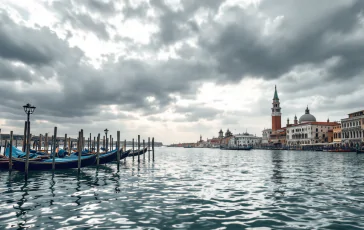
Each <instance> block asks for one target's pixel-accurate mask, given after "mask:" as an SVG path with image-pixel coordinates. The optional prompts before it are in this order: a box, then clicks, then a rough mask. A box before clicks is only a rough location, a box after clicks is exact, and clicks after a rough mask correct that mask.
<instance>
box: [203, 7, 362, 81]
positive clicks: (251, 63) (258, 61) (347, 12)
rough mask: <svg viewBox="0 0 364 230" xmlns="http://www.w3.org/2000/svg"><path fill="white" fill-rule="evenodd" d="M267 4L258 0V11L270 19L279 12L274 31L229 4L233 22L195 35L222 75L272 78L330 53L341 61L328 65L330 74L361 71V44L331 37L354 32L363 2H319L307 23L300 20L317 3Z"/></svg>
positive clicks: (236, 78) (319, 60)
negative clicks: (267, 29)
mask: <svg viewBox="0 0 364 230" xmlns="http://www.w3.org/2000/svg"><path fill="white" fill-rule="evenodd" d="M293 2H294V3H293ZM337 2H340V1H337ZM266 4H273V2H272V1H265V2H263V3H262V5H261V6H260V9H258V10H261V11H262V12H263V13H265V14H270V16H271V17H273V18H274V17H278V16H281V15H283V16H284V17H283V19H282V23H281V24H280V25H279V27H278V29H277V31H276V32H274V33H273V34H271V35H269V36H266V35H263V32H262V31H263V28H264V26H265V24H264V23H265V21H264V20H262V19H259V18H257V16H256V14H252V13H251V12H249V11H248V10H245V9H242V8H238V7H232V8H230V9H229V10H228V11H227V14H229V17H233V18H234V19H235V20H234V21H232V22H230V23H225V22H223V23H216V24H212V26H211V27H212V28H211V29H210V30H209V31H210V32H209V33H208V34H207V35H205V36H204V37H200V40H199V44H200V46H201V47H203V48H204V49H205V50H207V53H208V54H210V55H213V57H214V59H215V60H216V61H217V68H218V70H219V71H220V72H221V73H222V74H224V75H225V78H224V80H231V81H239V80H240V79H241V77H242V76H244V75H252V76H257V77H262V78H265V79H276V78H279V77H280V76H281V75H282V74H285V73H287V72H288V71H290V70H291V69H292V68H293V67H295V66H297V65H302V64H307V63H322V62H324V61H325V60H327V59H329V58H332V57H334V56H337V57H340V58H341V59H342V61H341V62H340V63H339V65H337V66H335V67H334V68H332V69H330V73H331V77H332V78H351V77H353V76H355V75H357V74H359V73H360V72H361V71H362V70H363V69H362V67H360V65H359V64H360V60H362V59H363V58H364V45H363V43H361V42H359V41H358V42H353V43H350V44H348V43H346V42H341V43H335V42H332V43H331V42H330V37H331V36H334V34H336V33H337V34H344V35H346V36H349V37H350V36H354V35H352V34H353V33H354V32H355V29H358V26H359V24H358V14H359V13H360V12H361V11H362V10H363V6H364V2H363V1H356V2H354V3H353V4H347V5H343V6H340V7H336V8H335V7H328V6H329V5H330V4H334V5H335V3H332V2H331V1H330V2H328V1H326V2H325V4H324V3H321V2H320V3H318V4H319V5H321V6H323V7H321V10H322V11H317V10H316V13H315V14H314V15H312V17H316V18H314V19H308V22H309V23H308V24H304V23H303V22H302V21H301V20H303V21H304V19H305V18H304V17H305V15H310V11H315V9H313V8H315V7H316V2H312V1H300V2H299V1H289V4H288V2H287V6H285V5H284V4H283V5H281V4H279V6H280V7H279V8H277V6H276V5H274V6H275V7H273V9H275V10H272V11H271V7H268V6H266ZM301 5H305V6H306V7H303V6H301ZM336 5H338V4H336ZM325 6H326V7H327V9H326V8H325ZM292 10H293V12H291V11H292ZM325 10H326V11H327V12H325ZM298 11H299V12H298ZM295 12H296V13H295ZM307 17H309V16H307ZM315 19H316V20H315ZM306 21H307V20H306Z"/></svg>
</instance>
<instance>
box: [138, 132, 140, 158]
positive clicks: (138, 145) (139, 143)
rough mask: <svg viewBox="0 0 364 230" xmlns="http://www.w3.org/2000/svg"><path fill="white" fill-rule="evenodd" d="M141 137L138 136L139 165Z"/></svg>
mask: <svg viewBox="0 0 364 230" xmlns="http://www.w3.org/2000/svg"><path fill="white" fill-rule="evenodd" d="M139 153H140V135H138V163H140V154H139Z"/></svg>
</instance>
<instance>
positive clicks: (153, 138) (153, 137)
mask: <svg viewBox="0 0 364 230" xmlns="http://www.w3.org/2000/svg"><path fill="white" fill-rule="evenodd" d="M152 154H153V158H152V159H153V161H154V137H152Z"/></svg>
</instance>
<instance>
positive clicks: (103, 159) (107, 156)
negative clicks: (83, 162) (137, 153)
mask: <svg viewBox="0 0 364 230" xmlns="http://www.w3.org/2000/svg"><path fill="white" fill-rule="evenodd" d="M117 153H118V151H117V150H113V151H110V152H107V153H104V154H100V156H99V157H100V164H106V163H109V162H112V161H115V160H116V159H117ZM129 153H130V150H128V151H125V152H121V155H120V160H122V159H124V158H126V157H127V156H128V155H129Z"/></svg>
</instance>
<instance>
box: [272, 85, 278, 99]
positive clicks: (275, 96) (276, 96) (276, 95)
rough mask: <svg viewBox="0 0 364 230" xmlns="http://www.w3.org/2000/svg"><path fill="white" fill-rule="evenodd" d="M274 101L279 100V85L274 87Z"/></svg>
mask: <svg viewBox="0 0 364 230" xmlns="http://www.w3.org/2000/svg"><path fill="white" fill-rule="evenodd" d="M273 100H279V98H278V93H277V85H275V86H274V97H273Z"/></svg>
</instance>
